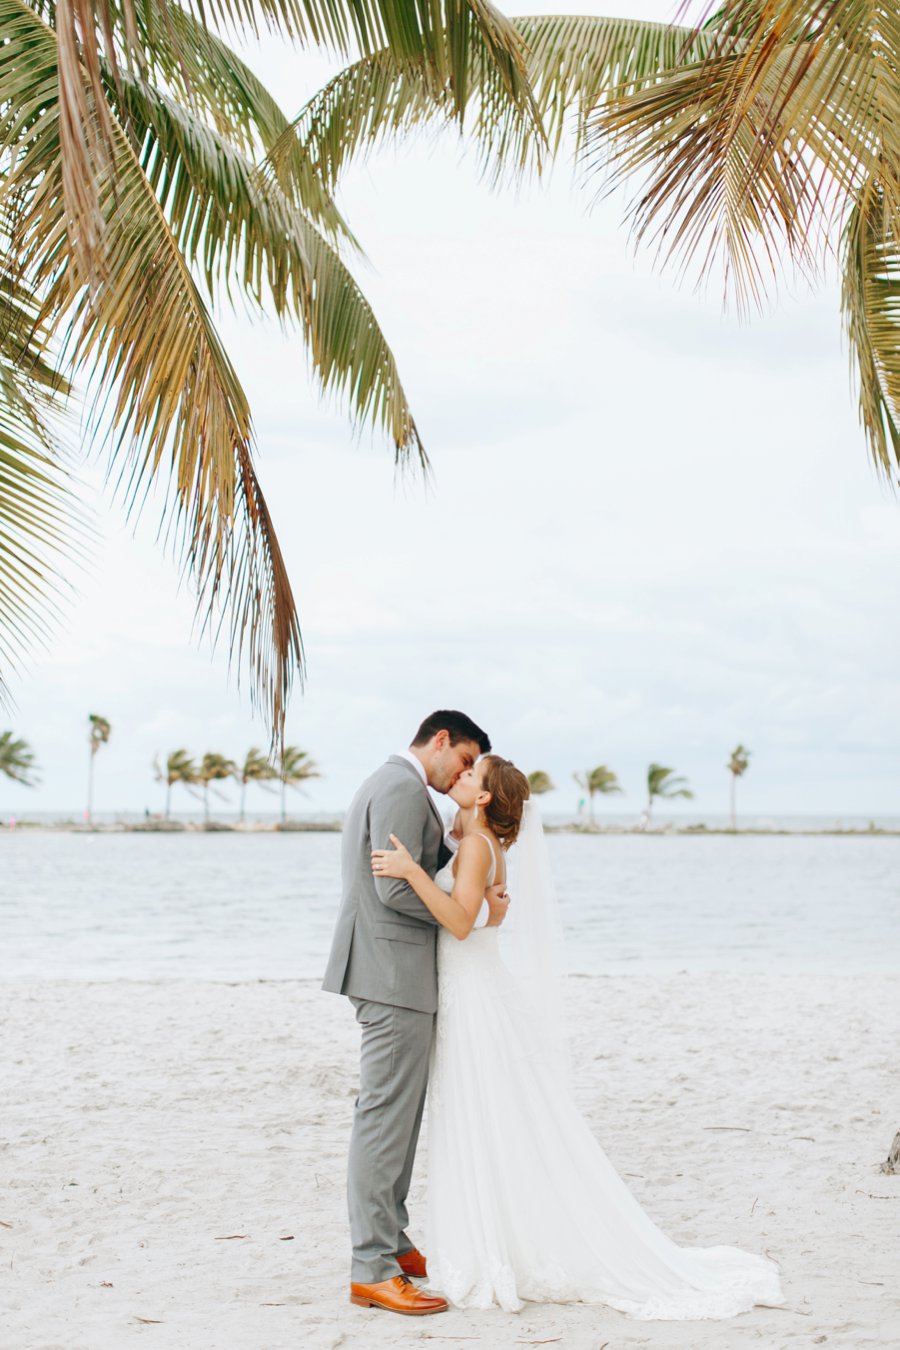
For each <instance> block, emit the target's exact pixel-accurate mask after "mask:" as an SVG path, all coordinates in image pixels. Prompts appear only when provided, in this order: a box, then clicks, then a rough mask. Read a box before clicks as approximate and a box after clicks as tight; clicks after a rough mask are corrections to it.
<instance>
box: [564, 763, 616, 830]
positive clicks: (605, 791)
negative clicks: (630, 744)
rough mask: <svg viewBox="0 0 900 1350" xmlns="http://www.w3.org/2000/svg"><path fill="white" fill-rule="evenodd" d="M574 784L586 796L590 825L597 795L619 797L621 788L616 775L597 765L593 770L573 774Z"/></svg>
mask: <svg viewBox="0 0 900 1350" xmlns="http://www.w3.org/2000/svg"><path fill="white" fill-rule="evenodd" d="M572 777H573V778H574V779H575V782H576V783H577V784H578V786H579V787H580V788H581V789H582V791H584V792H586V793H587V795H588V813H589V817H590V822H591V825H593V824H594V823H595V821H594V798H595V797H596V796H597V795H598V794H599V795H600V796H602V797H608V796H611V795H617V794H618V795H621V793H622V792H623V788H622V786H621V784H620V783H619V779H618V775H617V774H615V773H613V771H612V769H608V768H607V767H606V765H605V764H598V765H597V767H596V768H595V769H585V771H584V773H576V774H573V775H572Z"/></svg>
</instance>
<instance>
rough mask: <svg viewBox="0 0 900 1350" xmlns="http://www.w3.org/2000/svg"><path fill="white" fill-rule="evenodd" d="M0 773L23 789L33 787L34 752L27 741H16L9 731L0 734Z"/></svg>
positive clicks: (35, 781) (34, 775) (35, 778)
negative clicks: (19, 784) (20, 785)
mask: <svg viewBox="0 0 900 1350" xmlns="http://www.w3.org/2000/svg"><path fill="white" fill-rule="evenodd" d="M0 773H2V774H4V775H5V777H7V778H11V779H12V781H13V782H14V783H21V784H22V786H23V787H35V786H36V784H37V783H38V782H39V781H40V779H38V778H37V776H36V768H35V763H34V752H33V751H32V749H31V747H30V746H29V744H28V742H27V741H22V740H16V739H15V738H14V736H13V734H12V732H11V731H4V732H0Z"/></svg>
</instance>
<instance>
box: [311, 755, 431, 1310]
mask: <svg viewBox="0 0 900 1350" xmlns="http://www.w3.org/2000/svg"><path fill="white" fill-rule="evenodd" d="M391 834H395V835H396V836H397V837H398V839H401V840H402V841H403V843H404V844H405V845H406V847H407V848H408V849H409V851H410V853H411V854H412V855H413V857H414V858H415V859H416V861H417V862H419V863H421V865H422V867H423V868H424V869H425V871H426V872H428V873H429V874H430V875H431V876H434V874H435V872H436V871H437V870H438V868H439V867H441V866H442V865H443V863H444V862H445V861H446V860H447V858H448V857H449V852H448V851H447V849H446V847H445V845H444V825H443V821H442V820H441V818H440V815H439V814H438V811H437V809H436V807H435V805H434V803H433V802H432V800H431V798H430V796H429V795H428V791H427V789H426V788H425V786H424V784H423V782H422V780H421V777H420V776H419V774H418V773H417V772H416V769H415V767H414V765H412V764H410V763H409V761H408V760H405V759H403V758H402V757H401V756H399V755H392V756H391V757H390V759H389V760H388V761H387V763H386V764H383V765H382V767H381V768H380V769H378V770H376V772H375V773H373V774H372V776H371V777H370V778H368V779H367V780H366V781H365V783H363V785H362V787H361V788H360V789H359V791H358V792H357V794H356V796H355V797H354V799H353V802H352V804H351V806H350V810H349V812H348V814H347V820H346V822H345V824H344V833H343V841H342V851H341V871H342V877H343V896H342V899H341V908H340V912H339V914H338V920H337V926H336V928H335V933H334V939H333V942H332V947H331V955H330V956H329V960H328V966H327V968H326V971H325V979H324V981H323V985H322V987H323V989H326V990H328V991H329V992H331V993H335V994H346V995H347V996H348V997H349V998H350V1000H351V1002H352V1003H353V1005H354V1007H355V1008H356V1018H357V1021H358V1022H359V1024H360V1027H361V1028H362V1049H361V1055H360V1090H359V1096H358V1097H357V1099H356V1106H355V1109H354V1115H353V1133H352V1136H351V1140H350V1158H349V1167H348V1175H347V1195H348V1202H349V1210H350V1235H351V1239H352V1243H353V1263H352V1268H351V1279H352V1280H354V1281H355V1282H359V1283H372V1284H374V1283H378V1282H380V1281H382V1280H389V1279H391V1278H392V1277H393V1276H394V1275H398V1274H399V1273H400V1267H399V1265H398V1264H397V1260H396V1256H397V1253H399V1252H404V1251H408V1250H409V1248H410V1247H411V1246H412V1243H411V1242H410V1240H409V1238H408V1236H407V1234H406V1225H407V1222H408V1215H407V1210H406V1196H407V1192H408V1190H409V1183H410V1178H411V1176H412V1169H413V1161H414V1159H415V1155H416V1144H417V1142H418V1138H419V1127H420V1125H421V1123H422V1111H423V1108H424V1105H425V1089H426V1086H427V1083H428V1060H429V1056H430V1053H431V1041H432V1035H433V1032H434V1014H435V1012H436V1010H437V965H436V951H437V925H436V922H435V920H434V919H433V918H432V916H431V914H430V913H429V911H428V910H427V909H426V907H425V906H424V905H423V904H422V901H421V900H420V899H419V898H418V896H417V895H416V894H415V892H414V891H412V890H411V889H410V887H409V886H408V885H407V884H406V882H405V881H399V880H397V879H396V878H390V877H378V878H376V877H374V876H373V873H372V862H371V856H370V855H371V852H372V849H373V848H389V847H390V838H389V836H390V835H391Z"/></svg>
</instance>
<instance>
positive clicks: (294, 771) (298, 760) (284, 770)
mask: <svg viewBox="0 0 900 1350" xmlns="http://www.w3.org/2000/svg"><path fill="white" fill-rule="evenodd" d="M278 777H279V778H280V779H281V820H282V824H283V823H284V819H285V810H284V796H285V788H289V787H293V788H298V789H299V788H300V784H301V783H305V782H306V781H307V780H308V779H310V778H321V777H322V775H321V774H320V773H319V766H318V765H317V764H316V761H315V760H314V759H310V757H309V755H308V754H307V752H306V751H305V750H300V749H298V747H297V746H296V745H285V746H282V750H281V754H280V756H279V764H278ZM301 790H302V789H301Z"/></svg>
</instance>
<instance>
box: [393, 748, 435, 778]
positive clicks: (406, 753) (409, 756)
mask: <svg viewBox="0 0 900 1350" xmlns="http://www.w3.org/2000/svg"><path fill="white" fill-rule="evenodd" d="M397 754H398V755H399V757H400V759H406V760H409V762H410V764H411V765H412V766H413V768H414V769H415V771H416V773H417V774H418V775H419V777H420V778H421V780H422V782H423V783H424V784H425V786H426V787H427V786H428V775H427V774H426V772H425V765H424V764H423V763H422V761H421V760H420V759H419V757H418V755H414V754H413V752H412V751H411V750H398V751H397Z"/></svg>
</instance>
